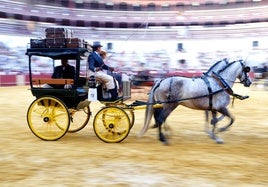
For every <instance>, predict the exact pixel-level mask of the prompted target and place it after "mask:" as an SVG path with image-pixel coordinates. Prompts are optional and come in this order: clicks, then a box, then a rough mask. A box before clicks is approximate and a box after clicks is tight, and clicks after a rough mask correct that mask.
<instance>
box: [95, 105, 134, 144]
mask: <svg viewBox="0 0 268 187" xmlns="http://www.w3.org/2000/svg"><path fill="white" fill-rule="evenodd" d="M130 128H131V125H130V121H129V117H128V115H127V113H126V112H125V111H124V110H123V109H121V108H119V107H105V108H102V109H101V110H100V111H99V112H98V113H97V114H96V116H95V118H94V122H93V129H94V132H95V134H96V135H97V137H98V138H99V139H101V140H102V141H104V142H107V143H117V142H121V141H122V140H124V139H125V138H126V137H127V136H128V133H129V131H130Z"/></svg>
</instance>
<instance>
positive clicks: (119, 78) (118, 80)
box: [100, 50, 122, 91]
mask: <svg viewBox="0 0 268 187" xmlns="http://www.w3.org/2000/svg"><path fill="white" fill-rule="evenodd" d="M100 56H101V58H102V59H103V61H105V59H106V58H107V53H106V51H104V50H101V52H100ZM107 74H108V75H111V76H113V77H114V78H115V81H116V86H117V89H118V91H120V89H121V87H120V86H121V85H122V76H121V74H119V73H114V72H107Z"/></svg>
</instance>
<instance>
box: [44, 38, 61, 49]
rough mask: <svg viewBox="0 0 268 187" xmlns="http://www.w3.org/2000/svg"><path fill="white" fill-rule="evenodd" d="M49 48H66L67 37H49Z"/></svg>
mask: <svg viewBox="0 0 268 187" xmlns="http://www.w3.org/2000/svg"><path fill="white" fill-rule="evenodd" d="M46 47H47V48H66V39H65V38H48V39H46Z"/></svg>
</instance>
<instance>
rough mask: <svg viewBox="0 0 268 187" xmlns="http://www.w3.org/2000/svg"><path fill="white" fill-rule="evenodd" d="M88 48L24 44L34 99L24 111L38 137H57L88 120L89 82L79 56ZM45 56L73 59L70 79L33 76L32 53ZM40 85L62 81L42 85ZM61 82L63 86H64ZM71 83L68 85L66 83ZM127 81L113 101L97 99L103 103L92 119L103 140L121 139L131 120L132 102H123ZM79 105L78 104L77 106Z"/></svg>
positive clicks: (98, 135) (81, 126)
mask: <svg viewBox="0 0 268 187" xmlns="http://www.w3.org/2000/svg"><path fill="white" fill-rule="evenodd" d="M87 52H88V49H87V48H28V49H27V52H26V55H28V57H29V81H30V89H31V92H32V95H33V96H35V97H36V99H35V100H34V101H33V102H32V103H31V104H30V106H29V108H28V111H27V122H28V126H29V128H30V129H31V131H32V132H33V134H34V135H36V136H37V137H38V138H40V139H42V140H58V139H60V138H62V137H63V136H64V135H65V134H66V133H73V132H78V131H80V130H81V129H83V128H84V127H85V126H86V125H87V124H88V122H89V119H90V117H91V110H90V107H89V102H88V103H87V104H86V105H83V104H82V105H80V103H81V102H82V103H83V102H84V101H87V98H88V93H89V92H88V91H89V83H88V80H87V78H86V76H83V75H81V73H80V72H81V70H80V68H81V67H80V65H81V59H82V57H83V56H85V55H86V53H87ZM35 56H39V57H47V58H49V59H51V60H52V61H53V66H55V60H59V59H62V58H67V59H68V60H73V61H74V62H75V78H74V79H52V78H44V77H37V76H36V75H35V73H33V70H32V64H33V57H35ZM44 85H62V87H59V88H54V87H46V86H44ZM64 85H65V86H64ZM66 85H71V86H66ZM130 87H131V84H130V83H129V82H128V83H123V89H122V90H123V91H122V92H123V93H122V94H123V97H122V99H121V100H119V101H117V102H109V101H104V100H99V101H100V102H101V103H102V104H103V107H102V108H101V109H100V110H99V111H98V112H97V114H96V115H95V117H94V120H93V129H94V132H95V134H96V136H97V137H98V138H99V139H101V140H102V141H104V142H108V143H115V142H121V141H122V140H124V139H125V138H126V137H127V136H128V134H129V132H130V130H131V128H132V126H133V124H134V107H133V106H134V105H127V104H125V103H124V101H125V100H127V99H129V98H130V97H131V96H130V95H131V94H130ZM81 106H82V107H81Z"/></svg>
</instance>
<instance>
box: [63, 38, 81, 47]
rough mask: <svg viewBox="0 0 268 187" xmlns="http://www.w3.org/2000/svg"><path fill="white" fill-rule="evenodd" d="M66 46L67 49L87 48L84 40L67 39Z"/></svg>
mask: <svg viewBox="0 0 268 187" xmlns="http://www.w3.org/2000/svg"><path fill="white" fill-rule="evenodd" d="M66 46H67V48H80V47H85V43H84V41H83V40H81V39H79V38H67V39H66Z"/></svg>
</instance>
